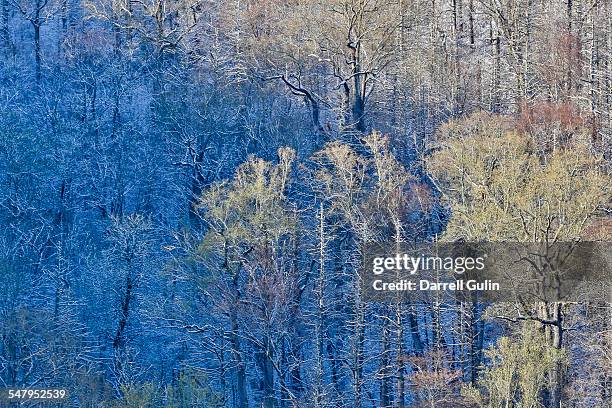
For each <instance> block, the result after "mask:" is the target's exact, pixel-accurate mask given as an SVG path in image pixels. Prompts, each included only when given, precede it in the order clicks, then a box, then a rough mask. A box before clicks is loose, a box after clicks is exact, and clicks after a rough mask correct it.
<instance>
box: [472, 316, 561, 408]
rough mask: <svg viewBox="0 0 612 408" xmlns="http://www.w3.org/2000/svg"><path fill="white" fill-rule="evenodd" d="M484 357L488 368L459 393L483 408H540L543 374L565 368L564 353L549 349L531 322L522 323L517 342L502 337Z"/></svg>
mask: <svg viewBox="0 0 612 408" xmlns="http://www.w3.org/2000/svg"><path fill="white" fill-rule="evenodd" d="M485 354H486V356H487V359H488V360H489V361H490V366H489V367H487V368H486V369H485V370H484V371H483V372H482V374H481V378H480V380H479V381H478V383H477V385H476V386H472V385H469V386H465V387H464V388H463V390H462V394H463V395H464V396H465V397H466V399H467V400H469V401H471V402H473V403H474V404H476V405H477V406H479V407H483V408H498V407H516V408H537V407H541V406H542V401H541V399H542V398H541V397H542V391H543V390H545V389H546V387H547V377H546V376H547V374H548V373H550V372H551V371H552V370H554V369H556V368H558V367H561V368H563V367H564V366H566V365H567V355H566V353H565V352H564V351H563V350H560V349H556V348H554V347H551V346H549V345H548V344H547V342H546V338H545V335H544V334H543V332H542V331H541V330H538V329H536V324H535V323H533V322H529V323H524V325H523V326H522V331H521V332H520V335H519V340H518V342H517V341H516V340H513V338H510V337H502V338H501V339H499V340H498V342H497V344H496V345H495V346H493V347H491V348H489V349H488V350H487V351H486V352H485Z"/></svg>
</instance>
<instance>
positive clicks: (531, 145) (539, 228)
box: [426, 113, 612, 242]
mask: <svg viewBox="0 0 612 408" xmlns="http://www.w3.org/2000/svg"><path fill="white" fill-rule="evenodd" d="M439 139H440V142H441V146H440V148H439V150H437V151H436V152H435V153H434V154H432V155H431V156H430V157H428V158H426V163H427V168H428V170H429V172H430V173H431V174H433V176H434V178H435V179H436V182H437V183H438V185H439V188H440V189H441V190H442V192H443V193H444V198H445V200H446V202H447V204H448V205H449V206H450V207H451V209H452V218H451V221H450V223H449V225H448V229H447V237H448V238H450V239H456V238H459V237H463V238H466V239H471V240H511V241H536V242H542V241H553V240H555V239H565V240H574V239H577V238H579V237H580V236H581V235H582V233H583V231H584V229H585V227H586V223H587V222H588V221H589V219H590V218H591V217H592V216H593V215H594V214H595V212H596V210H597V208H598V207H599V206H600V205H602V204H603V203H605V202H607V201H608V200H609V199H610V196H611V191H612V190H611V185H612V182H611V181H612V180H611V178H610V175H609V174H606V173H605V172H604V171H603V170H602V166H601V160H600V159H599V158H598V157H596V156H595V155H594V154H593V153H592V152H591V150H590V148H589V146H588V144H587V143H586V142H585V140H584V138H576V139H575V140H571V141H570V142H569V143H567V144H566V145H564V146H561V147H558V148H557V149H555V150H553V151H552V152H548V153H546V154H544V153H541V149H538V146H536V145H535V143H536V142H534V140H533V138H531V137H530V136H529V135H528V134H520V133H519V132H516V131H514V130H513V129H512V127H511V126H510V124H509V123H508V121H507V119H505V118H504V117H501V116H496V115H491V114H486V113H479V114H475V115H473V116H472V117H470V118H467V119H464V120H462V121H457V122H451V123H450V124H449V125H446V126H445V127H443V128H442V130H441V132H440V137H439ZM538 152H540V153H538Z"/></svg>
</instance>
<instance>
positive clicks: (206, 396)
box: [108, 371, 225, 408]
mask: <svg viewBox="0 0 612 408" xmlns="http://www.w3.org/2000/svg"><path fill="white" fill-rule="evenodd" d="M121 394H122V397H121V398H119V399H116V400H115V401H113V402H111V403H109V404H108V408H160V407H163V408H221V407H223V406H225V405H224V403H223V399H222V398H221V396H219V395H218V394H217V393H215V392H214V391H213V390H212V389H211V388H210V386H209V385H208V379H207V377H206V376H205V375H202V374H198V373H196V372H193V371H189V372H186V373H182V374H181V376H180V378H179V379H178V381H177V383H176V385H169V386H166V387H165V388H159V387H157V386H155V385H154V384H151V383H144V384H131V385H129V386H127V385H123V386H121Z"/></svg>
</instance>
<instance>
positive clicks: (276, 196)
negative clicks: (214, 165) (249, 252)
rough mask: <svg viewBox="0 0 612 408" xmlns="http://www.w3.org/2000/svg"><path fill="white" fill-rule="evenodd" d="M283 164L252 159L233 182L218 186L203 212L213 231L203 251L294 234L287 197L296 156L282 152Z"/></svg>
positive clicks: (205, 201) (206, 197)
mask: <svg viewBox="0 0 612 408" xmlns="http://www.w3.org/2000/svg"><path fill="white" fill-rule="evenodd" d="M279 158H280V160H279V164H277V165H274V164H273V163H271V162H268V161H265V160H262V159H259V158H256V157H253V156H251V157H249V158H248V160H247V161H246V163H244V164H242V165H241V166H240V167H239V168H238V170H237V172H236V175H235V177H234V178H233V179H232V180H226V181H223V182H220V183H217V184H214V185H213V186H212V187H210V188H209V189H208V190H207V191H205V192H204V193H203V195H202V198H201V200H200V203H199V209H202V210H204V217H205V220H206V221H207V223H208V225H209V227H210V230H209V232H208V233H207V235H206V237H205V239H204V241H203V243H202V245H201V247H200V249H201V250H202V251H210V250H218V249H221V248H226V249H227V248H236V247H238V246H240V245H245V244H248V245H264V244H266V243H269V242H276V241H278V240H279V239H280V238H281V237H282V236H283V235H286V234H289V233H291V232H293V231H294V229H295V227H296V217H295V212H294V211H292V209H291V208H290V205H289V202H288V200H287V197H286V195H285V194H286V190H287V185H288V183H289V177H290V174H291V168H292V163H293V161H294V159H295V153H294V152H293V150H291V149H281V150H279Z"/></svg>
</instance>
